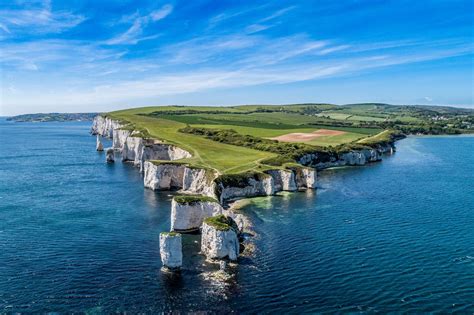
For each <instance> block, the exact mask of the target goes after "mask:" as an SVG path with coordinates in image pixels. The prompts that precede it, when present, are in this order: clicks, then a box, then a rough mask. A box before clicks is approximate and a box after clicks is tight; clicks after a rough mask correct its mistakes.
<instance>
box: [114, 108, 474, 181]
mask: <svg viewBox="0 0 474 315" xmlns="http://www.w3.org/2000/svg"><path fill="white" fill-rule="evenodd" d="M106 115H107V116H110V117H111V118H113V119H118V120H121V121H125V122H128V123H129V124H130V125H131V126H133V127H134V128H135V129H136V130H139V131H140V134H143V135H146V136H147V137H153V138H156V139H160V140H162V141H164V142H166V143H170V144H174V145H176V146H179V147H181V148H183V149H185V150H187V151H189V152H190V153H191V154H192V157H191V158H189V159H183V160H180V163H186V164H188V165H191V166H194V167H200V168H206V169H214V170H216V171H218V172H219V173H220V174H238V173H243V172H257V173H258V172H262V171H265V170H267V169H269V168H275V167H285V166H286V165H291V164H292V163H294V162H295V161H296V160H297V158H298V156H301V155H302V154H306V153H311V152H315V151H316V152H318V153H320V156H321V157H322V158H324V157H325V156H330V155H331V154H337V153H341V152H345V151H350V150H354V149H361V148H365V147H374V146H377V145H379V144H385V143H387V142H391V141H393V140H394V139H395V138H396V137H397V136H398V135H400V134H420V133H421V134H456V133H466V132H474V111H473V110H468V109H458V108H450V107H435V106H431V107H427V106H394V105H386V104H356V105H343V106H336V105H331V104H295V105H244V106H232V107H213V106H200V107H197V106H160V107H143V108H134V109H128V110H121V111H115V112H111V113H107V114H106ZM279 139H282V140H280V141H279ZM283 139H284V140H283ZM293 139H294V141H293Z"/></svg>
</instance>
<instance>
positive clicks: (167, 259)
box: [160, 232, 183, 269]
mask: <svg viewBox="0 0 474 315" xmlns="http://www.w3.org/2000/svg"><path fill="white" fill-rule="evenodd" d="M182 247H183V245H182V238H181V234H179V233H174V232H163V233H160V256H161V262H162V263H163V266H164V267H166V268H169V269H178V268H181V266H182V265H183V252H182V251H183V249H182Z"/></svg>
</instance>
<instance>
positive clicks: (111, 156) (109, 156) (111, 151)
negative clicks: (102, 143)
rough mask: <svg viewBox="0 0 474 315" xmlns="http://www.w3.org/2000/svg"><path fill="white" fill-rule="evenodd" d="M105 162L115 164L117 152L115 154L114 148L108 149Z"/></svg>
mask: <svg viewBox="0 0 474 315" xmlns="http://www.w3.org/2000/svg"><path fill="white" fill-rule="evenodd" d="M105 153H106V154H105V161H107V163H114V162H115V152H114V149H112V148H108V149H107V150H106V151H105Z"/></svg>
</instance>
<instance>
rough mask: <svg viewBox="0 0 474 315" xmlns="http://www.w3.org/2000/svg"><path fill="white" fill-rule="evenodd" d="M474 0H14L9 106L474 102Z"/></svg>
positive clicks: (5, 102)
mask: <svg viewBox="0 0 474 315" xmlns="http://www.w3.org/2000/svg"><path fill="white" fill-rule="evenodd" d="M473 3H474V2H473V1H471V0H466V1H457V0H446V1H437V0H426V1H412V0H410V1H405V0H396V1H395V0H393V1H382V0H372V1H362V0H359V1H357V0H350V1H349V0H347V1H344V0H341V1H332V0H331V1H329V0H328V1H323V0H320V1H317V0H313V1H305V0H302V1H258V0H257V1H224V0H219V1H217V0H216V1H203V0H193V1H189V0H186V1H147V0H141V1H139V0H121V1H118V0H117V1H112V0H101V1H96V0H90V1H86V0H82V1H81V0H67V1H66V0H51V1H49V0H38V1H35V0H28V1H27V0H24V1H23V0H22V1H19V0H18V1H13V0H3V1H1V2H0V66H1V98H0V100H1V106H0V115H12V114H18V113H28V112H48V111H60V112H80V111H108V110H113V109H119V108H126V107H136V106H144V105H164V104H184V105H206V104H207V105H228V104H262V103H264V104H282V103H296V102H329V103H336V104H343V103H356V102H386V103H394V104H447V105H455V106H466V107H472V106H473V103H474V100H473V90H474V86H473V85H474V84H473V72H474V64H473V48H474V45H473V42H474V41H473V29H474V25H473V23H474V17H473V16H474V15H473V12H474V8H473Z"/></svg>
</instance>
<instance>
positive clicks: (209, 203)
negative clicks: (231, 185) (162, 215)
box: [171, 195, 223, 232]
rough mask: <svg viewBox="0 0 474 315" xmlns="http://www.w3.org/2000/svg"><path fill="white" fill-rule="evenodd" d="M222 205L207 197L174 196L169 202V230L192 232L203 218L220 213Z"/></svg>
mask: <svg viewBox="0 0 474 315" xmlns="http://www.w3.org/2000/svg"><path fill="white" fill-rule="evenodd" d="M222 211H223V209H222V206H221V205H220V204H219V203H218V202H217V200H213V199H212V198H209V197H204V196H186V195H184V196H176V197H174V198H173V200H172V202H171V230H172V231H177V232H193V231H197V230H199V228H200V227H201V225H202V223H203V221H204V219H206V218H208V217H212V216H216V215H218V214H221V213H222Z"/></svg>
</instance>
